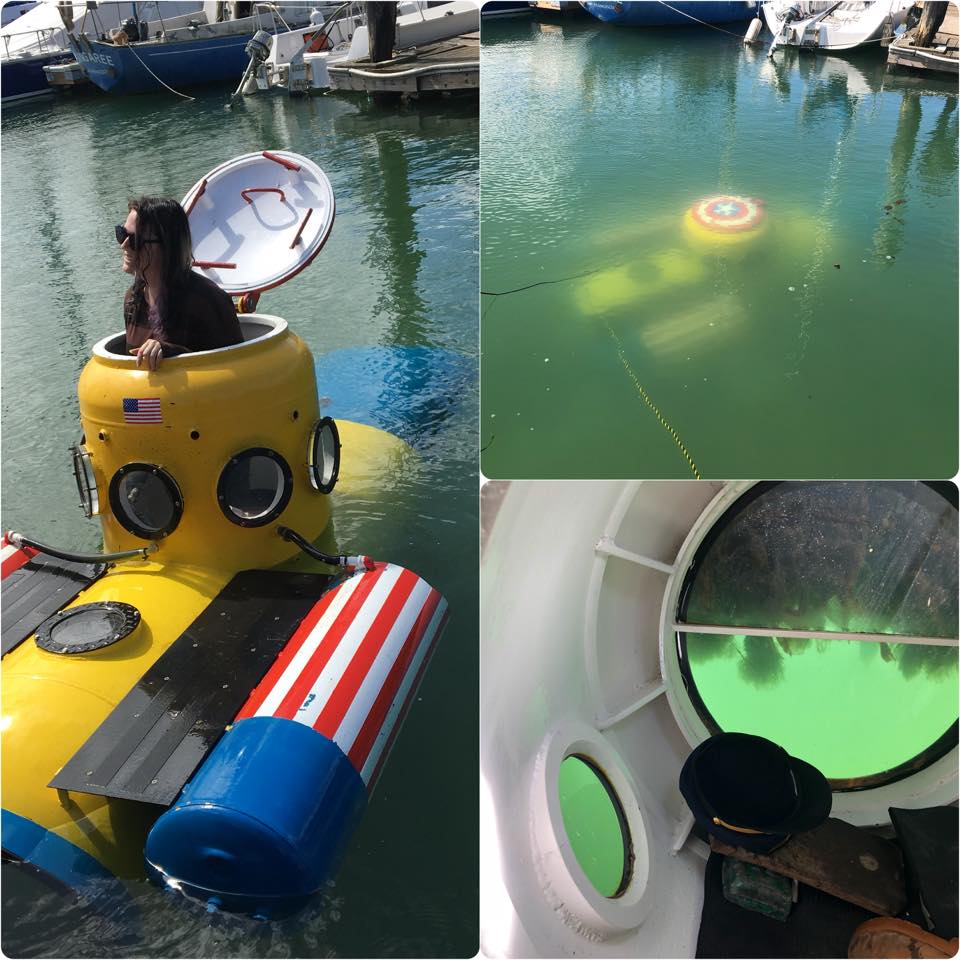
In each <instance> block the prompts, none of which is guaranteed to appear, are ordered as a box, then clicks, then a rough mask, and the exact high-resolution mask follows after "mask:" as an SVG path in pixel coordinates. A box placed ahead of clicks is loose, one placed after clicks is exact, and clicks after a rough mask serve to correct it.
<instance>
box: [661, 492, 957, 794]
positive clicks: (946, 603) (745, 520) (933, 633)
mask: <svg viewBox="0 0 960 960" xmlns="http://www.w3.org/2000/svg"><path fill="white" fill-rule="evenodd" d="M957 547H958V544H957V506H956V489H955V488H952V487H951V486H950V485H931V484H923V483H881V482H874V483H813V482H806V483H762V484H756V485H755V486H753V487H751V488H750V489H749V490H747V491H746V492H745V493H744V494H742V495H741V496H740V497H739V498H738V499H737V500H735V501H734V502H733V503H732V504H731V505H730V506H728V507H727V508H726V510H725V511H724V512H723V513H722V514H720V515H719V516H718V517H717V518H716V519H715V521H714V522H713V524H712V526H711V527H710V529H709V530H708V532H707V533H706V535H705V536H704V537H703V539H702V540H701V541H700V543H699V545H698V546H697V547H696V551H695V553H694V555H693V557H692V560H691V561H690V562H689V564H688V565H687V567H686V569H685V572H684V574H683V582H682V585H681V588H680V592H679V599H678V603H677V607H676V616H675V619H676V625H675V626H676V641H677V656H678V660H679V665H680V670H681V672H682V675H683V682H684V686H685V688H686V692H687V694H688V696H689V698H690V701H691V703H692V705H693V707H694V708H695V710H696V712H697V714H698V715H699V717H700V720H701V721H702V723H703V724H704V726H705V727H706V728H707V731H708V732H709V733H719V732H721V731H740V732H745V733H754V734H758V735H760V736H763V737H766V738H768V739H769V740H773V741H774V742H775V743H778V744H780V745H781V746H782V747H783V748H784V749H785V750H787V751H788V752H789V753H790V754H792V755H793V756H797V757H800V758H802V759H804V760H806V761H807V762H808V763H812V764H813V765H814V766H816V767H817V768H818V769H819V770H821V771H822V772H823V774H824V775H825V776H826V777H827V778H828V779H829V780H830V781H831V786H832V788H833V789H834V791H841V790H861V789H869V788H873V787H877V786H880V785H882V784H886V783H892V782H894V781H896V780H899V779H902V778H903V777H906V776H910V775H912V774H914V773H916V772H917V771H918V770H921V769H923V768H924V767H926V766H929V765H930V764H932V763H934V762H935V761H937V760H938V759H939V758H941V757H943V756H944V755H945V754H947V753H948V752H949V751H950V750H952V749H953V748H955V747H956V745H957V637H956V626H957V606H958V582H957ZM698 628H699V629H698Z"/></svg>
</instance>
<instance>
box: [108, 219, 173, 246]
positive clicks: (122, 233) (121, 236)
mask: <svg viewBox="0 0 960 960" xmlns="http://www.w3.org/2000/svg"><path fill="white" fill-rule="evenodd" d="M113 230H114V233H115V234H116V236H117V243H120V244H122V243H123V242H124V241H125V240H129V241H130V246H131V247H133V249H134V250H139V249H140V248H141V247H142V246H144V245H145V244H147V243H161V241H160V240H141V239H140V237H139V236H138V235H137V234H135V233H131V232H130V231H129V230H128V229H127V228H126V227H125V226H123V225H122V224H117V226H115V227H114V228H113Z"/></svg>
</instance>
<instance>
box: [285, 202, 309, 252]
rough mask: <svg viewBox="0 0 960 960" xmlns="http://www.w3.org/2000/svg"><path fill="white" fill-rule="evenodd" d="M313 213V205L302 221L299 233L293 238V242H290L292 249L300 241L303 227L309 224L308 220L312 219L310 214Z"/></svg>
mask: <svg viewBox="0 0 960 960" xmlns="http://www.w3.org/2000/svg"><path fill="white" fill-rule="evenodd" d="M312 213H313V207H311V208H310V209H309V210H308V211H307V215H306V216H305V217H304V218H303V220H302V221H301V222H300V229H299V230H298V231H297V235H296V236H295V237H294V238H293V243H291V244H290V249H291V250H292V249H293V248H294V247H295V246H296V245H297V244H298V243H299V242H300V234H301V233H303V228H304V227H305V226H306V225H307V221H308V220H309V219H310V214H312Z"/></svg>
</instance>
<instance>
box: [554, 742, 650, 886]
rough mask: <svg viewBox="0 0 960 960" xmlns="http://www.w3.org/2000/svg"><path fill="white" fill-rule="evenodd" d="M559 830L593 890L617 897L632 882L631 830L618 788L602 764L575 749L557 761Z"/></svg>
mask: <svg viewBox="0 0 960 960" xmlns="http://www.w3.org/2000/svg"><path fill="white" fill-rule="evenodd" d="M558 790H559V794H560V814H561V817H562V819H563V829H564V830H565V831H566V834H567V839H568V840H569V841H570V847H571V849H572V850H573V853H574V856H575V857H576V858H577V863H578V864H579V865H580V868H581V869H582V870H583V872H584V873H585V874H586V875H587V879H588V880H589V881H590V883H591V884H593V886H594V888H595V889H596V891H597V892H598V893H599V894H600V895H601V896H604V897H611V898H612V897H618V896H620V895H621V894H622V893H623V892H624V890H626V888H627V884H628V883H629V882H630V874H631V867H632V857H631V853H630V851H631V844H630V833H629V830H628V828H627V819H626V816H625V814H624V812H623V807H622V805H621V803H620V800H619V798H618V797H617V794H616V791H615V790H614V789H613V787H612V786H611V784H610V781H609V780H608V779H607V778H606V776H604V774H603V772H602V771H601V770H600V768H599V767H598V766H597V765H596V764H595V763H594V762H593V761H591V760H590V759H588V758H587V757H581V756H579V755H577V754H573V755H571V756H569V757H567V758H565V759H564V760H563V761H562V762H561V764H560V775H559V783H558Z"/></svg>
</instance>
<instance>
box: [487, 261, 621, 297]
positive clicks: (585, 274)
mask: <svg viewBox="0 0 960 960" xmlns="http://www.w3.org/2000/svg"><path fill="white" fill-rule="evenodd" d="M605 269H607V268H606V267H595V268H594V269H593V270H586V271H584V272H583V273H575V274H573V275H572V276H569V277H560V278H559V279H557V280H538V281H537V282H536V283H528V284H527V285H526V286H525V287H514V288H513V289H512V290H500V291H498V292H496V293H494V292H493V291H492V290H481V291H480V295H481V296H482V297H505V296H506V295H507V294H508V293H519V292H520V291H521V290H532V289H533V288H534V287H542V286H544V284H547V283H566V282H567V280H579V279H580V278H581V277H589V276H590V274H591V273H599V272H600V271H601V270H605Z"/></svg>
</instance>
